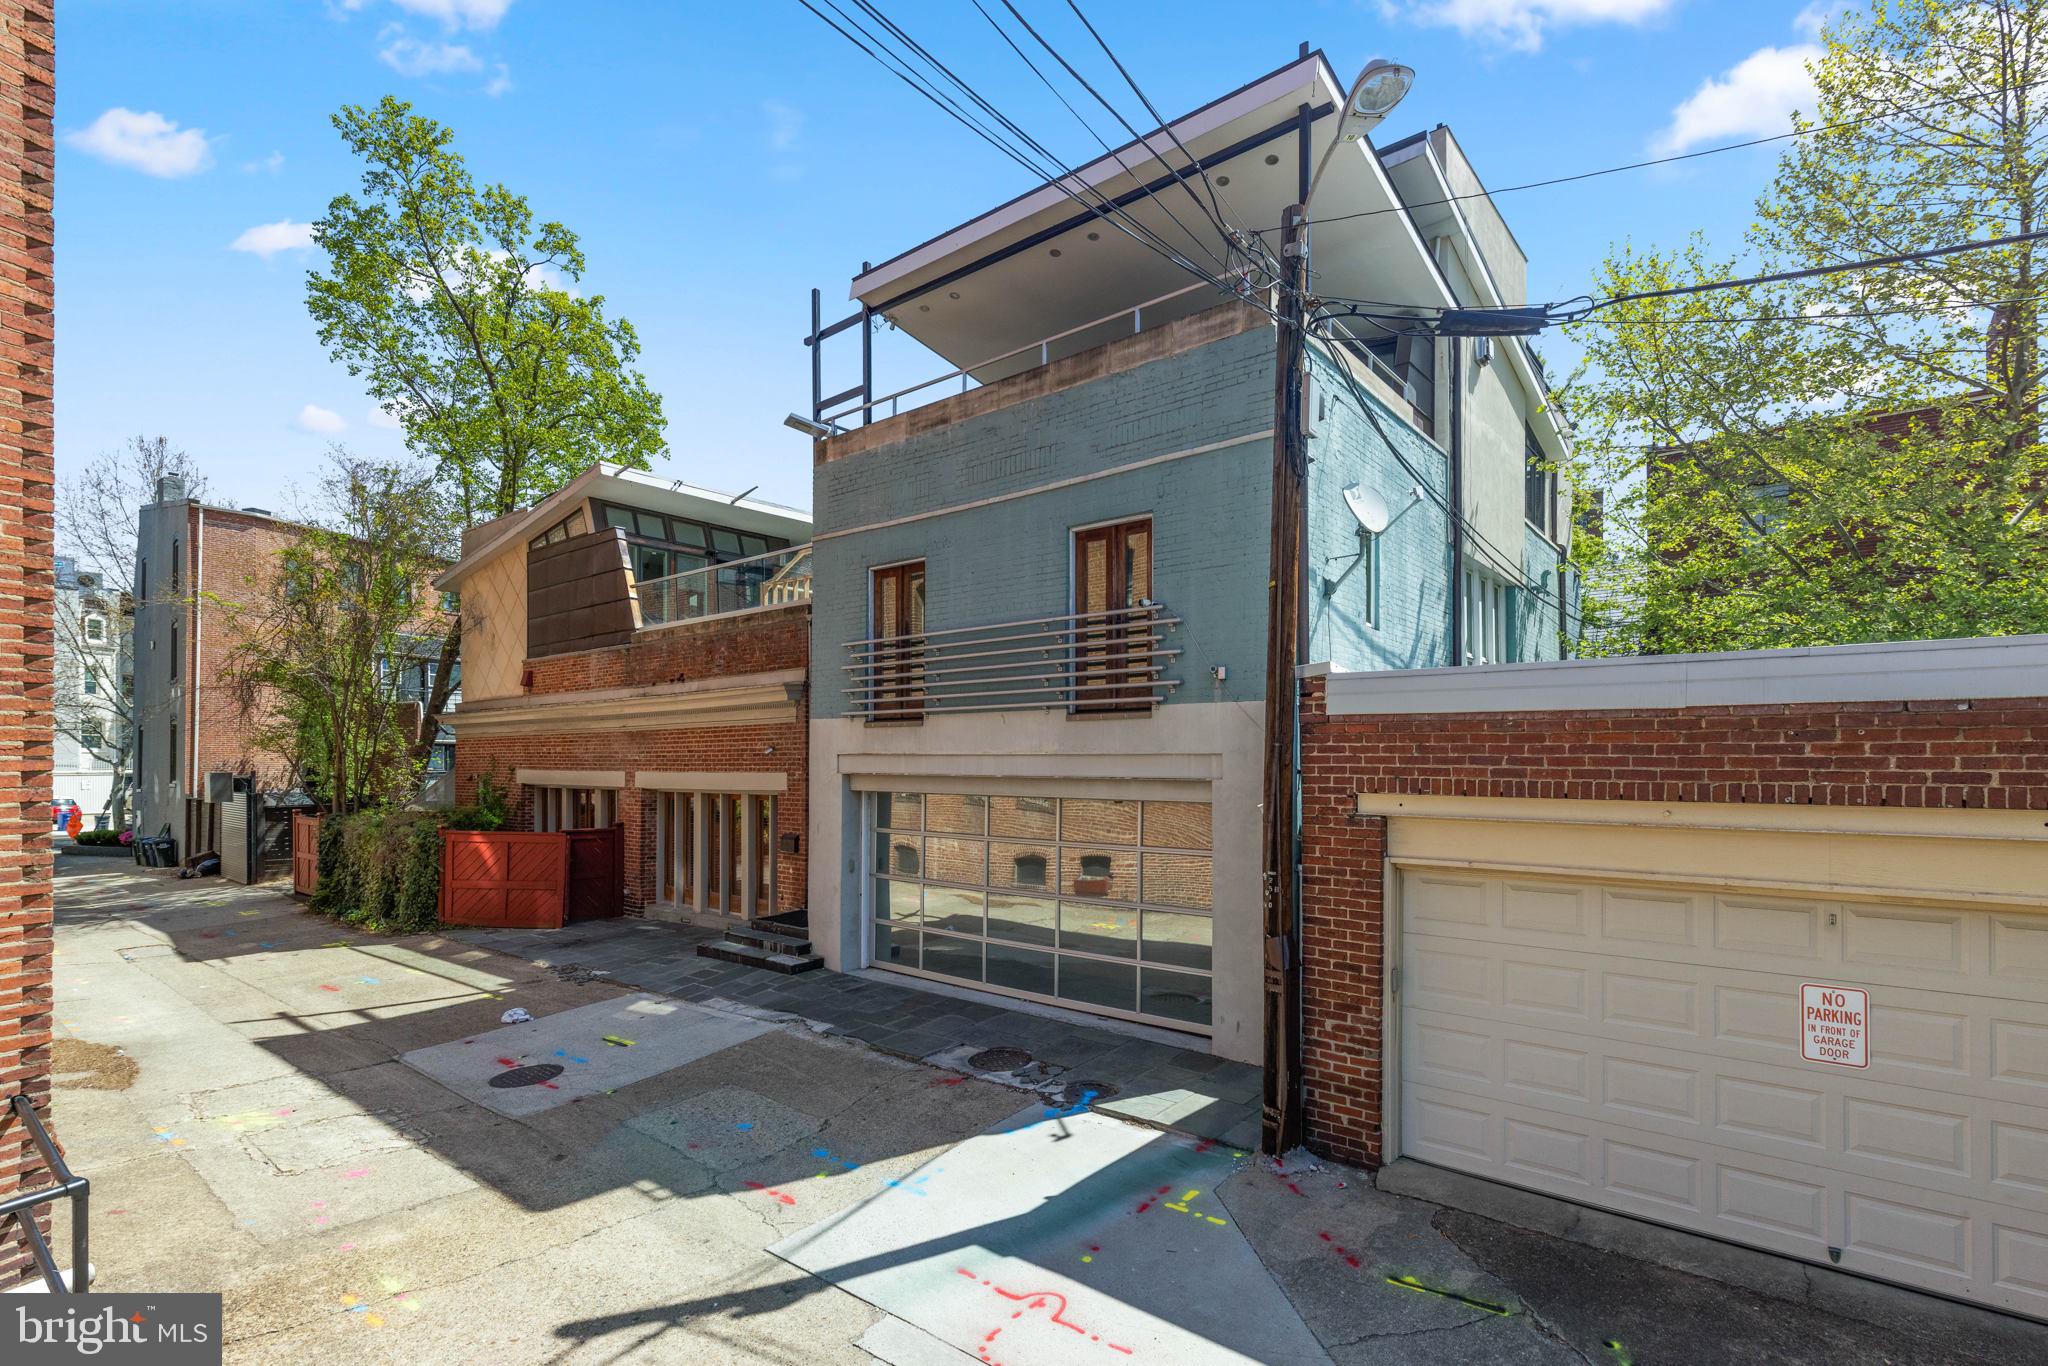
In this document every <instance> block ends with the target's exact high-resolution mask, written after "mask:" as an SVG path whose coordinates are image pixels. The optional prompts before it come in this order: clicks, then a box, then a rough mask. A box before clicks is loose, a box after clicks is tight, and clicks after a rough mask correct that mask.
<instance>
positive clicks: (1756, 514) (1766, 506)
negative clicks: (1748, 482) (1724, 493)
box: [1743, 484, 1792, 536]
mask: <svg viewBox="0 0 2048 1366" xmlns="http://www.w3.org/2000/svg"><path fill="white" fill-rule="evenodd" d="M1791 501H1792V486H1791V485H1790V484H1758V485H1756V486H1755V487H1753V488H1748V489H1744V490H1743V510H1744V511H1745V512H1747V513H1748V514H1749V519H1750V521H1751V522H1752V523H1754V524H1755V526H1756V529H1757V531H1758V532H1759V533H1761V534H1762V535H1765V536H1768V535H1770V534H1771V533H1772V532H1773V531H1776V530H1777V529H1778V528H1779V527H1781V526H1783V525H1784V524H1785V509H1786V505H1787V504H1788V503H1790V502H1791Z"/></svg>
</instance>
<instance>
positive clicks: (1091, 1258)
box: [1081, 1253, 1095, 1262]
mask: <svg viewBox="0 0 2048 1366" xmlns="http://www.w3.org/2000/svg"><path fill="white" fill-rule="evenodd" d="M1081 1260H1082V1261H1084V1262H1092V1261H1094V1260H1095V1259H1094V1258H1093V1257H1090V1256H1088V1255H1086V1254H1085V1253H1084V1254H1083V1255H1082V1257H1081Z"/></svg>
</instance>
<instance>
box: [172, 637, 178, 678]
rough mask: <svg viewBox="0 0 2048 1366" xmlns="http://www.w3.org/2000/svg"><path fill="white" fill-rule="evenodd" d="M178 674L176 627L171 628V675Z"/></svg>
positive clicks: (174, 676) (175, 675) (173, 676)
mask: <svg viewBox="0 0 2048 1366" xmlns="http://www.w3.org/2000/svg"><path fill="white" fill-rule="evenodd" d="M177 676H178V628H177V627H175V626H173V627H172V628H171V677H172V678H176V677H177Z"/></svg>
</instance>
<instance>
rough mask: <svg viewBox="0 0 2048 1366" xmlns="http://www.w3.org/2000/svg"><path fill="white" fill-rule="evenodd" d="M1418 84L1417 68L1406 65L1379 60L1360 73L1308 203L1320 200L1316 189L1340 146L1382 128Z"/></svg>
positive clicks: (1318, 169)
mask: <svg viewBox="0 0 2048 1366" xmlns="http://www.w3.org/2000/svg"><path fill="white" fill-rule="evenodd" d="M1414 85H1415V68H1413V67H1408V66H1403V65H1401V64H1400V63H1399V62H1390V61H1387V60H1385V59H1384V58H1380V57H1375V58H1373V59H1372V60H1371V61H1370V62H1367V63H1366V65H1365V70H1363V71H1361V72H1359V73H1358V79H1357V80H1355V81H1353V82H1352V83H1351V89H1350V90H1349V91H1347V92H1346V93H1345V96H1344V117H1343V118H1342V119H1341V120H1339V121H1338V124H1337V136H1336V137H1335V138H1333V139H1332V140H1331V142H1330V146H1329V149H1328V150H1327V151H1325V152H1324V153H1323V159H1322V162H1321V163H1320V164H1319V165H1318V166H1317V167H1316V173H1315V177H1314V179H1312V180H1310V181H1309V183H1308V199H1304V200H1303V201H1302V207H1304V208H1306V207H1307V206H1308V200H1309V199H1314V198H1315V197H1316V186H1317V185H1319V184H1321V183H1322V179H1323V172H1324V170H1325V169H1327V168H1328V167H1329V164H1330V158H1331V157H1333V156H1335V155H1336V154H1337V149H1338V148H1339V147H1342V146H1345V145H1347V144H1349V143H1354V142H1357V141H1359V140H1360V139H1362V138H1363V137H1364V136H1365V135H1366V134H1367V133H1369V132H1371V131H1372V130H1373V129H1374V128H1375V127H1377V126H1378V124H1379V122H1380V120H1381V119H1384V118H1385V117H1386V116H1387V115H1388V114H1391V113H1392V112H1393V111H1394V106H1395V105H1397V104H1399V103H1400V102H1401V101H1402V99H1403V98H1405V97H1406V96H1407V94H1408V92H1409V90H1410V89H1412V88H1413V87H1414Z"/></svg>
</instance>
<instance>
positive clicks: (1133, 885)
mask: <svg viewBox="0 0 2048 1366" xmlns="http://www.w3.org/2000/svg"><path fill="white" fill-rule="evenodd" d="M868 832H869V840H868V844H869V857H870V859H871V862H870V864H869V873H870V889H871V894H870V898H869V915H870V919H871V921H872V923H873V926H874V936H875V938H874V961H875V966H876V967H882V968H892V969H895V970H897V971H902V972H913V973H917V974H918V975H920V976H928V977H940V978H948V979H952V980H955V981H962V982H972V983H976V984H978V985H982V986H985V987H987V988H989V989H991V990H994V991H999V992H1003V993H1005V994H1008V995H1013V996H1027V997H1031V998H1033V999H1036V1000H1043V1001H1052V1002H1056V1003H1058V1004H1060V1005H1066V1006H1072V1007H1074V1008H1076V1009H1080V1010H1088V1011H1093V1012H1095V1013H1097V1014H1103V1015H1116V1016H1120V1017H1122V1018H1125V1019H1133V1020H1145V1021H1147V1022H1149V1023H1154V1024H1163V1025H1167V1026H1169V1027H1171V1028H1174V1029H1193V1030H1197V1031H1200V1032H1202V1033H1207V1032H1208V1031H1209V1026H1210V1008H1211V990H1210V971H1211V951H1212V945H1213V944H1214V935H1213V934H1212V933H1211V924H1212V921H1211V913H1212V911H1213V909H1214V908H1213V906H1212V897H1211V888H1212V881H1213V880H1212V877H1211V871H1210V832H1209V804H1208V803H1207V802H1138V801H1111V800H1107V799H1103V798H1096V797H983V796H960V795H953V794H946V793H921V792H878V793H875V794H873V796H871V797H870V798H869V804H868Z"/></svg>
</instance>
